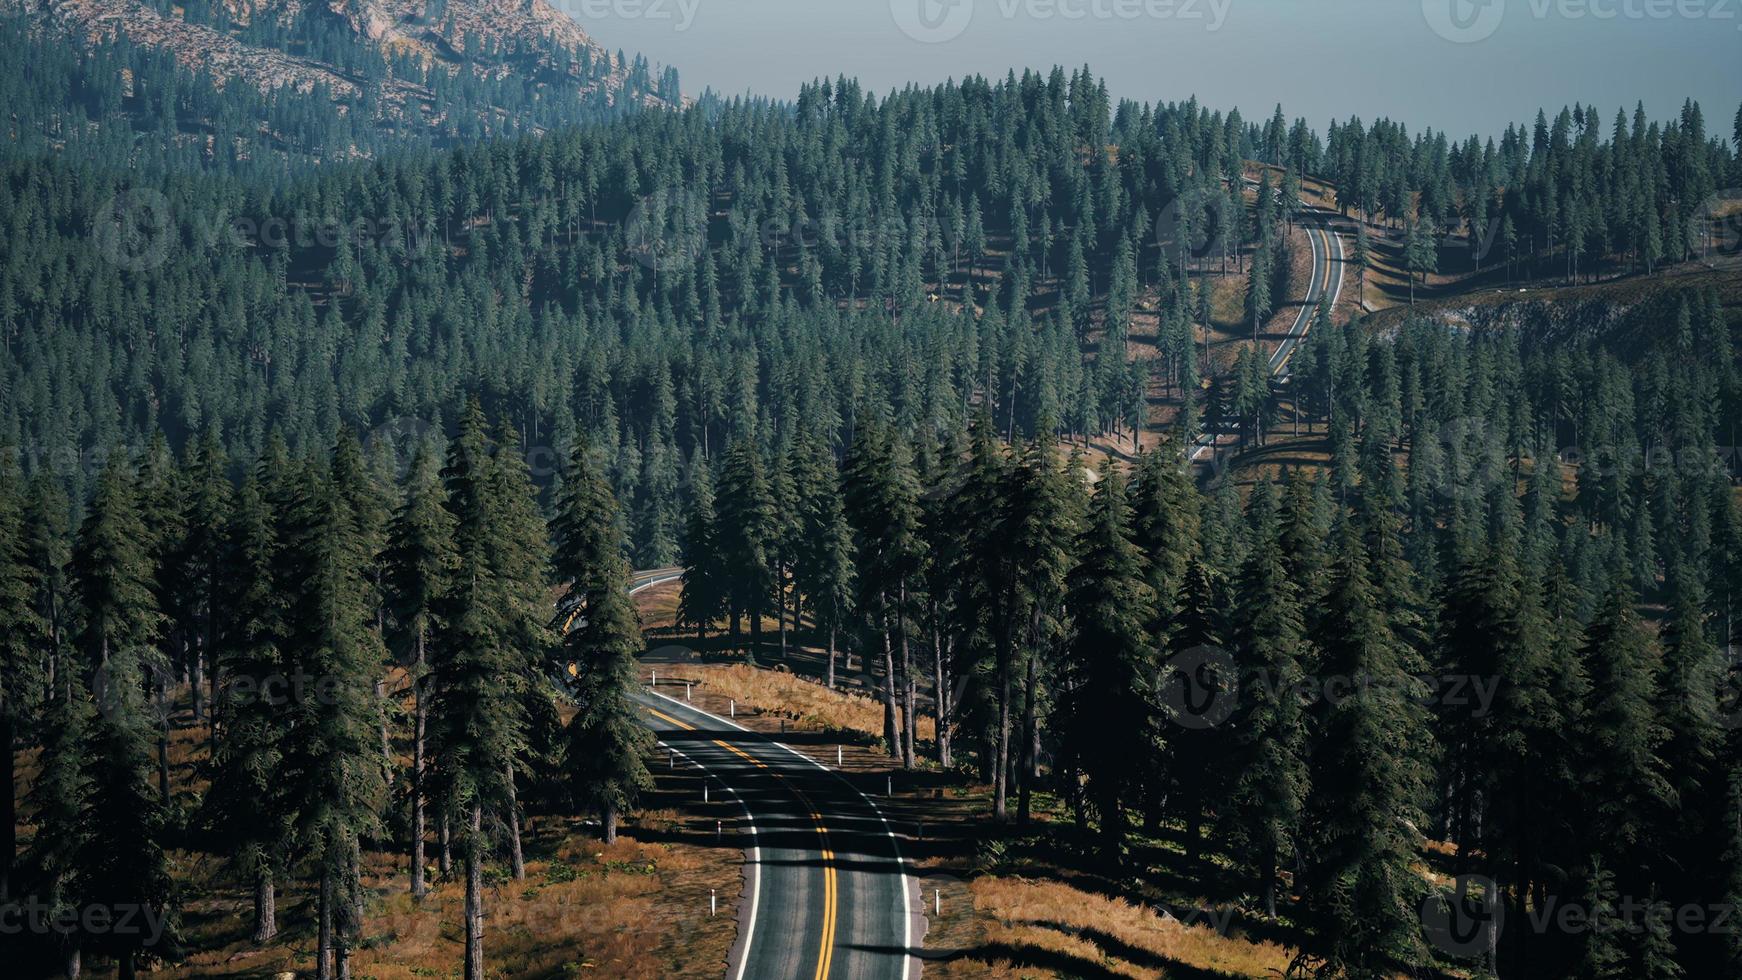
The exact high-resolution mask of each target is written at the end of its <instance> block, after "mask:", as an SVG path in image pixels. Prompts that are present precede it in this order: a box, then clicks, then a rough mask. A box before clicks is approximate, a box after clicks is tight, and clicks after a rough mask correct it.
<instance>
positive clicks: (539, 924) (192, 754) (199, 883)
mask: <svg viewBox="0 0 1742 980" xmlns="http://www.w3.org/2000/svg"><path fill="white" fill-rule="evenodd" d="M393 681H394V679H390V688H391V687H392V684H393ZM178 694H179V695H180V698H179V701H178V704H179V706H180V710H179V711H178V712H177V714H176V724H177V726H178V727H176V728H174V729H172V731H171V736H170V743H169V759H170V783H171V795H172V799H173V801H174V806H175V809H176V810H177V811H178V812H179V813H181V814H182V815H183V817H184V818H185V817H188V816H191V815H192V814H193V813H194V812H195V810H196V809H197V807H198V804H199V801H200V798H201V797H202V796H203V795H204V794H205V792H206V790H207V788H208V787H207V783H206V779H207V772H206V769H205V765H206V761H207V737H208V733H207V729H206V727H205V726H204V725H194V724H193V723H192V715H191V710H190V709H189V707H188V700H189V699H188V694H187V692H186V690H185V689H184V690H182V691H180V692H178ZM402 748H405V746H403V745H402V744H399V742H398V741H396V744H395V751H396V754H401V753H399V750H400V749H402ZM39 755H40V753H39V752H38V751H37V750H35V749H31V750H28V751H24V752H20V753H18V754H17V756H16V758H15V763H16V765H17V767H18V776H19V778H18V779H17V780H16V782H15V786H14V789H15V791H16V792H17V794H18V795H17V802H18V803H19V805H20V813H21V815H23V816H24V818H25V821H24V822H23V825H22V827H21V830H22V834H21V838H22V839H21V844H23V845H24V846H28V844H29V842H30V840H31V839H32V838H33V837H34V833H35V829H36V828H35V827H34V826H33V825H32V823H31V822H30V819H29V818H30V815H31V808H30V807H29V805H28V802H27V795H28V792H29V789H30V787H31V786H32V785H33V784H34V782H35V780H36V779H37V777H38V775H39ZM154 758H155V757H154ZM407 761H408V760H407V759H405V758H402V759H401V762H402V763H405V762H407ZM660 775H661V771H659V770H658V769H656V770H655V777H656V778H657V777H659V776H660ZM153 780H154V781H155V776H153ZM683 822H684V821H683V818H682V816H681V815H680V814H678V813H676V812H675V811H670V810H655V811H650V812H647V813H642V814H638V815H633V816H630V817H628V818H627V819H626V822H625V826H624V828H623V836H622V837H621V838H620V839H619V841H618V842H617V843H616V844H614V845H612V846H611V847H605V846H604V845H602V844H601V843H599V842H598V841H597V839H596V834H597V828H596V827H593V826H587V825H584V824H582V823H581V822H580V821H579V820H575V819H569V818H558V817H550V816H543V817H539V818H537V819H536V821H535V824H534V826H533V827H532V834H531V836H529V839H528V841H527V847H528V851H529V860H528V862H527V875H526V879H525V880H524V881H514V880H512V879H511V878H510V877H508V876H507V875H506V874H504V873H502V870H503V869H502V868H500V867H498V868H495V869H493V872H492V874H491V876H490V878H489V879H488V882H489V883H488V884H487V886H486V892H485V908H486V914H487V916H488V921H487V926H486V929H487V932H486V936H485V955H486V959H487V962H488V964H489V968H490V972H491V974H492V975H494V976H504V977H517V978H518V977H530V978H556V977H572V976H598V977H625V978H648V980H654V978H660V977H669V976H712V975H717V974H720V973H723V972H724V971H725V965H726V954H727V950H728V949H729V948H730V946H731V944H732V942H733V940H734V939H735V938H736V937H737V920H736V916H735V910H736V903H737V900H738V894H739V892H740V890H741V888H742V885H743V852H742V851H739V850H737V849H734V848H715V847H706V846H700V845H696V844H689V843H682V842H674V843H669V844H668V843H644V842H642V841H639V840H637V839H636V838H637V836H638V835H639V836H640V837H642V838H644V839H645V838H664V837H668V836H673V835H675V834H676V833H678V832H680V831H681V829H682V824H683ZM533 855H539V857H534V856H533ZM544 855H548V858H545V857H543V856H544ZM169 857H170V862H171V867H172V873H173V874H174V876H175V879H176V883H177V888H178V891H179V896H180V905H181V918H182V931H183V941H184V946H185V948H186V949H188V950H189V951H190V952H189V954H188V956H187V957H186V958H185V959H184V960H183V961H181V962H179V963H176V964H172V965H168V966H160V968H159V969H158V970H156V971H154V972H155V975H161V976H174V977H181V976H189V977H194V976H198V977H208V976H234V977H273V976H276V975H278V974H280V973H291V972H294V973H297V974H299V975H312V974H309V972H308V971H309V970H310V968H311V967H312V964H313V959H314V937H313V935H312V919H313V906H312V902H311V895H310V892H309V889H308V887H307V884H308V883H307V882H305V881H301V880H298V879H296V878H286V879H284V880H282V881H281V882H280V883H279V894H278V913H279V926H280V929H281V932H280V935H279V937H278V938H277V939H276V940H275V941H274V942H271V943H268V944H265V945H264V946H257V945H255V944H254V943H253V942H252V941H251V940H250V937H249V919H250V900H251V896H250V892H249V891H248V889H247V888H246V886H245V885H244V883H243V882H241V881H240V880H238V878H237V876H236V874H235V873H234V871H233V870H232V869H231V868H230V867H229V866H228V865H227V863H226V861H225V860H224V858H223V857H222V856H221V855H218V854H212V853H206V852H203V851H197V850H196V851H188V850H175V851H172V852H171V853H170V855H169ZM428 858H429V861H430V863H431V864H432V865H433V864H434V863H435V859H436V854H435V849H434V845H433V842H432V845H431V850H430V852H429V854H428ZM405 864H406V862H405V857H404V855H402V854H394V853H382V852H375V851H365V853H364V883H365V887H366V889H367V890H368V893H369V896H370V897H369V899H368V902H367V906H366V911H365V917H364V943H363V947H362V948H361V949H359V950H358V951H357V953H356V955H355V957H354V959H353V968H354V971H355V975H356V976H357V977H358V980H371V978H373V980H400V978H411V977H422V978H430V977H440V978H446V977H455V976H458V975H459V967H460V965H461V964H462V962H463V953H464V936H463V933H462V932H461V909H462V907H463V904H464V897H465V893H464V881H463V880H461V879H459V878H457V876H456V878H454V879H452V880H449V881H446V882H443V881H439V880H437V877H436V876H435V873H434V869H433V868H432V869H431V880H430V892H429V895H428V896H426V897H425V898H424V899H423V900H422V901H421V902H419V903H414V902H413V901H412V899H411V896H410V894H409V892H408V882H407V871H406V867H405ZM709 889H715V890H716V891H717V894H718V898H719V914H718V915H717V916H713V917H710V916H709V915H708V897H709V896H708V893H709ZM0 972H3V970H0ZM86 973H87V975H90V976H93V977H103V976H112V975H113V967H112V966H110V965H108V964H104V963H101V962H98V961H95V960H92V961H89V962H88V963H87V970H86Z"/></svg>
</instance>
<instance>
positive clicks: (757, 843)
mask: <svg viewBox="0 0 1742 980" xmlns="http://www.w3.org/2000/svg"><path fill="white" fill-rule="evenodd" d="M654 744H656V745H659V746H661V747H662V748H665V749H667V750H668V751H671V752H675V753H677V754H678V755H681V756H683V757H684V759H685V761H687V762H689V764H690V765H693V766H695V767H696V768H697V769H700V770H701V771H703V772H705V773H708V774H710V775H713V777H714V778H715V779H720V777H719V776H718V775H717V774H714V771H713V770H712V769H709V768H708V767H707V766H705V765H703V764H702V763H701V762H699V761H697V760H696V759H695V758H694V757H692V756H691V755H690V754H689V753H687V752H685V751H684V750H682V749H680V748H678V747H676V746H674V745H672V744H670V743H668V742H666V741H664V740H663V739H656V740H655V742H654ZM720 786H721V787H722V788H724V789H725V790H726V792H728V793H731V794H732V799H734V800H737V801H738V805H739V806H741V807H743V808H744V821H745V823H747V824H749V826H750V921H749V922H746V923H745V924H744V950H743V953H742V955H740V956H739V957H738V971H737V972H736V973H734V974H732V980H744V971H745V970H746V969H748V968H749V966H750V943H751V941H752V940H753V939H755V938H756V908H757V906H758V905H759V904H760V903H761V901H762V844H761V838H760V836H759V835H758V834H757V832H756V815H755V814H753V813H751V812H750V804H748V803H746V802H744V797H742V796H739V795H738V791H737V790H735V789H733V788H732V786H731V784H729V783H727V782H726V781H725V780H724V779H720ZM734 945H736V944H734Z"/></svg>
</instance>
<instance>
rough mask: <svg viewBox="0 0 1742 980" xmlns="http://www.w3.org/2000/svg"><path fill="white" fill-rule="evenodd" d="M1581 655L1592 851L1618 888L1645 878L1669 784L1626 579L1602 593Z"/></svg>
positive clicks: (1649, 665) (1634, 886)
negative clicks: (1647, 849) (1647, 850)
mask: <svg viewBox="0 0 1742 980" xmlns="http://www.w3.org/2000/svg"><path fill="white" fill-rule="evenodd" d="M1582 659H1583V660H1584V661H1585V662H1586V663H1587V664H1589V665H1590V672H1591V710H1590V713H1589V716H1588V718H1587V726H1588V730H1587V733H1586V737H1585V740H1584V741H1585V745H1586V747H1587V751H1588V753H1589V755H1588V758H1589V765H1590V770H1589V772H1590V777H1589V778H1590V785H1591V787H1592V792H1591V794H1590V795H1589V796H1588V797H1587V799H1588V800H1590V801H1591V805H1592V814H1591V815H1592V817H1593V825H1594V826H1595V827H1596V835H1597V837H1596V841H1595V844H1596V846H1597V854H1596V856H1597V857H1599V858H1601V859H1602V861H1603V863H1604V864H1605V865H1606V866H1607V867H1609V868H1611V869H1614V871H1615V874H1616V877H1617V881H1618V882H1619V884H1620V887H1621V888H1622V890H1623V892H1624V893H1626V894H1629V895H1638V894H1641V893H1642V891H1643V887H1644V885H1645V884H1646V872H1645V869H1644V865H1645V864H1647V863H1648V861H1647V857H1646V855H1644V854H1642V853H1641V851H1640V847H1641V845H1642V844H1643V843H1644V842H1645V841H1647V840H1648V838H1649V835H1650V834H1651V832H1652V828H1653V827H1654V825H1658V824H1659V820H1660V815H1661V813H1662V812H1663V807H1664V806H1665V805H1666V801H1668V800H1669V798H1670V794H1671V792H1672V788H1671V786H1670V784H1669V781H1668V779H1667V778H1666V777H1665V774H1664V764H1663V760H1662V758H1661V756H1660V755H1659V750H1660V748H1661V747H1662V745H1663V742H1664V739H1665V737H1666V734H1667V733H1666V732H1665V731H1664V728H1663V726H1662V724H1661V722H1660V721H1659V719H1658V718H1657V716H1656V712H1655V711H1654V710H1653V705H1652V698H1651V692H1652V687H1653V681H1654V679H1655V664H1656V661H1657V657H1656V654H1655V651H1653V650H1652V648H1651V644H1650V640H1649V638H1648V637H1647V635H1646V633H1645V630H1644V627H1643V625H1642V624H1641V623H1640V621H1639V615H1638V613H1637V612H1636V611H1635V609H1634V599H1633V595H1632V593H1631V592H1630V591H1628V590H1627V588H1626V586H1625V585H1621V586H1618V587H1616V588H1615V589H1614V590H1613V591H1612V592H1611V593H1610V594H1609V596H1608V598H1607V599H1606V600H1605V601H1604V603H1603V605H1602V607H1601V608H1600V610H1599V612H1598V614H1597V617H1596V619H1595V620H1593V621H1592V623H1591V625H1590V628H1589V630H1588V637H1587V640H1586V644H1585V649H1584V652H1583V657H1582Z"/></svg>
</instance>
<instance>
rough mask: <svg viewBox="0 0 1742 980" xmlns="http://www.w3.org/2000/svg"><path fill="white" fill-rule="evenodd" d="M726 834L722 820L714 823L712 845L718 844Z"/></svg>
mask: <svg viewBox="0 0 1742 980" xmlns="http://www.w3.org/2000/svg"><path fill="white" fill-rule="evenodd" d="M725 834H726V824H725V821H723V820H716V821H714V843H716V844H717V843H719V842H720V840H721V839H722V838H723V837H724V836H725Z"/></svg>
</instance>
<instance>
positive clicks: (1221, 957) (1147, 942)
mask: <svg viewBox="0 0 1742 980" xmlns="http://www.w3.org/2000/svg"><path fill="white" fill-rule="evenodd" d="M969 892H970V894H971V896H972V899H973V903H974V910H975V914H976V918H977V919H978V920H979V923H978V924H979V927H980V932H981V935H980V937H979V944H980V945H983V946H985V947H987V952H988V954H989V955H988V956H987V958H984V959H982V958H978V957H977V956H976V955H975V954H974V953H973V952H969V953H968V954H967V955H964V956H961V957H959V958H954V959H951V960H948V961H947V962H945V963H942V964H940V965H938V966H937V967H936V968H935V969H934V968H932V967H928V968H927V973H928V975H930V976H933V977H943V978H955V977H961V978H968V977H973V978H1009V980H1016V978H1035V980H1041V978H1050V977H1068V976H1081V975H1095V976H1117V977H1132V978H1141V980H1161V978H1165V977H1168V976H1170V975H1171V973H1172V971H1171V970H1170V966H1180V967H1188V968H1190V969H1192V970H1197V971H1207V972H1208V973H1210V974H1211V975H1219V976H1227V977H1270V976H1279V975H1281V974H1282V973H1283V972H1284V971H1286V970H1287V968H1288V964H1289V962H1290V961H1291V960H1292V959H1293V951H1291V950H1289V949H1287V948H1285V947H1282V946H1278V945H1276V944H1274V943H1269V942H1253V941H1250V940H1247V939H1241V938H1234V937H1227V936H1222V935H1220V934H1218V933H1217V932H1216V931H1215V930H1214V929H1212V928H1210V927H1208V926H1188V925H1185V924H1184V923H1182V922H1180V921H1179V920H1177V919H1174V918H1171V917H1169V916H1166V915H1164V914H1162V913H1160V912H1157V911H1156V910H1154V909H1149V908H1144V907H1142V906H1139V905H1134V904H1132V903H1130V902H1127V901H1124V900H1122V899H1110V898H1105V897H1102V896H1099V895H1093V894H1089V893H1086V892H1083V891H1081V890H1078V889H1076V888H1072V887H1070V886H1069V885H1065V884H1060V883H1057V882H1048V881H1030V880H1027V879H1023V878H1000V877H986V878H980V879H977V880H975V881H974V882H973V883H972V884H971V885H970V886H969Z"/></svg>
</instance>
